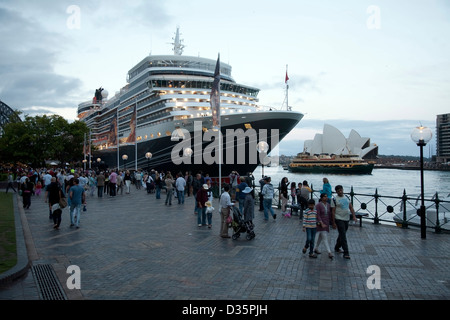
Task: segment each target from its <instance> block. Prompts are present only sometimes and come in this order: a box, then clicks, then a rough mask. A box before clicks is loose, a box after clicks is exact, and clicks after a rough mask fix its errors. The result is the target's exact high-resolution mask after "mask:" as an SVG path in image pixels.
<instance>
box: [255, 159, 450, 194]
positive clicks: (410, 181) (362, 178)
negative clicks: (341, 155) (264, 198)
mask: <svg viewBox="0 0 450 320" xmlns="http://www.w3.org/2000/svg"><path fill="white" fill-rule="evenodd" d="M253 175H254V177H255V180H258V179H260V177H261V176H262V167H261V166H259V167H258V168H257V169H256V170H255V171H254V172H253ZM264 175H266V176H270V177H271V178H272V183H273V184H274V185H278V183H279V182H280V181H281V179H282V178H283V177H287V178H288V180H289V182H295V183H298V182H302V181H303V180H306V181H308V184H309V186H311V185H312V186H313V187H314V190H320V189H322V179H323V178H324V177H327V178H328V180H329V181H330V184H331V186H332V188H333V190H334V187H335V186H336V185H338V184H340V185H342V186H343V187H344V190H345V192H350V188H351V187H352V186H353V191H354V192H355V193H364V194H374V193H375V190H376V189H377V190H378V194H380V195H384V196H398V197H401V196H402V195H403V190H405V191H406V194H407V195H408V196H410V197H417V196H419V195H420V171H419V170H400V169H374V170H373V171H372V174H370V175H337V174H334V175H333V174H327V175H324V174H303V173H291V172H289V171H287V170H284V169H283V168H282V167H281V166H275V167H264ZM436 192H437V193H438V195H439V198H440V199H444V198H445V197H446V196H447V195H448V194H449V193H450V172H448V171H427V170H425V171H424V193H425V198H429V199H431V198H432V197H433V196H434V195H435V194H436Z"/></svg>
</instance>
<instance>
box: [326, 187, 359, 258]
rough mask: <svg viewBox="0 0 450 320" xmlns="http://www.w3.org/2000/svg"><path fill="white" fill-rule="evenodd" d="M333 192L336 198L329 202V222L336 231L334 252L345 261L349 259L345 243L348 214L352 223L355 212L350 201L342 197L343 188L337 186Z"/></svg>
mask: <svg viewBox="0 0 450 320" xmlns="http://www.w3.org/2000/svg"><path fill="white" fill-rule="evenodd" d="M335 190H336V193H337V196H336V197H335V198H334V199H332V201H331V222H332V225H333V229H336V228H337V229H338V234H339V236H338V238H337V240H336V245H335V246H334V251H336V252H338V253H343V254H344V258H345V259H350V255H349V251H348V243H347V229H348V222H349V220H350V214H351V215H352V218H353V221H356V216H355V210H354V209H353V206H352V203H351V202H350V200H349V199H348V198H347V197H346V196H345V195H344V188H343V187H342V186H341V185H337V186H336V187H335ZM341 247H342V249H344V250H343V251H342V250H341Z"/></svg>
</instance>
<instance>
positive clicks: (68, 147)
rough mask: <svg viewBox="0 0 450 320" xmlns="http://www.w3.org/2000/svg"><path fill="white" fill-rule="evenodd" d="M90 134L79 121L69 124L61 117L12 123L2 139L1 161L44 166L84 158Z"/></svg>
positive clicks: (35, 118) (0, 141) (36, 117)
mask: <svg viewBox="0 0 450 320" xmlns="http://www.w3.org/2000/svg"><path fill="white" fill-rule="evenodd" d="M88 132H89V129H88V128H87V126H86V124H85V123H83V122H80V121H75V122H72V123H69V122H68V121H67V120H65V119H64V118H63V117H61V116H58V115H51V116H47V115H43V116H35V117H30V116H26V117H25V120H24V121H22V122H18V123H9V124H7V125H6V126H5V127H4V133H3V135H2V136H1V137H0V151H1V152H0V160H1V161H2V162H14V163H16V162H19V161H20V162H24V163H31V164H32V165H33V166H42V165H44V163H45V160H48V159H52V160H59V161H61V163H65V162H67V161H69V162H70V161H77V160H80V159H81V158H82V157H83V142H84V135H85V134H87V133H88Z"/></svg>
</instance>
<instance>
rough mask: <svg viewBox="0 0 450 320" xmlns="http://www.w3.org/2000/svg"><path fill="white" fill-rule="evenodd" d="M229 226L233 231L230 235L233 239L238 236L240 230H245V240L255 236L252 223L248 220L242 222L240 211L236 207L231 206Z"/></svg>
mask: <svg viewBox="0 0 450 320" xmlns="http://www.w3.org/2000/svg"><path fill="white" fill-rule="evenodd" d="M231 226H232V228H233V231H234V233H233V236H232V238H233V240H236V239H237V238H239V237H240V236H241V233H242V232H247V236H246V239H247V240H252V239H253V238H254V237H255V232H254V231H253V223H252V222H250V221H247V222H244V219H243V218H242V214H241V212H240V211H239V209H238V208H236V207H233V222H232V223H231Z"/></svg>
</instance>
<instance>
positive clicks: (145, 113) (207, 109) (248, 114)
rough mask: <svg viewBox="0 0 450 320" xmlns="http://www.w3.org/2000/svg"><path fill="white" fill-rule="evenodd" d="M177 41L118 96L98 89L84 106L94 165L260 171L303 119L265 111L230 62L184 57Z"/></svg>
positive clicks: (133, 73)
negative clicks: (215, 97) (214, 97)
mask: <svg viewBox="0 0 450 320" xmlns="http://www.w3.org/2000/svg"><path fill="white" fill-rule="evenodd" d="M173 40H174V42H173V43H172V44H173V51H174V53H173V54H171V55H151V54H150V55H149V56H147V57H145V58H144V59H143V60H142V61H141V62H139V63H138V64H137V65H136V66H134V67H133V68H132V69H131V70H129V72H128V76H127V84H126V85H125V86H124V87H123V88H122V89H120V91H118V92H117V93H116V94H115V95H114V96H113V97H112V98H108V96H109V94H108V92H107V90H104V89H103V88H99V89H97V90H95V96H94V97H93V98H92V99H91V100H89V101H87V102H83V103H81V104H79V106H78V118H79V119H80V120H81V121H83V122H85V123H86V124H87V126H88V127H89V128H90V132H91V133H90V141H91V146H92V148H91V152H92V156H91V157H90V158H91V161H92V167H93V168H95V167H96V166H99V165H100V164H102V166H106V167H108V168H110V169H113V168H120V169H121V170H123V169H128V170H136V169H143V170H150V169H155V170H157V171H159V172H167V171H170V172H171V173H172V174H176V173H178V172H182V173H183V174H184V173H185V172H186V171H190V172H192V174H195V173H197V172H199V171H201V172H203V173H204V174H209V176H210V177H219V174H220V176H222V177H223V176H228V175H229V174H230V173H231V172H232V171H237V172H238V173H239V174H241V175H246V174H247V173H249V172H253V171H254V169H255V168H256V167H257V166H258V164H260V163H261V162H262V161H263V162H266V161H267V159H270V158H265V156H264V155H267V154H269V155H270V156H272V154H270V152H271V151H272V150H274V148H275V147H276V146H277V144H278V143H279V142H280V141H281V140H282V139H283V138H284V137H285V136H286V135H287V134H288V133H289V132H290V131H291V130H292V129H293V128H294V127H295V126H296V125H297V124H298V123H299V121H300V120H301V119H302V118H303V114H302V113H300V112H296V111H292V110H291V109H290V108H289V107H286V108H283V109H284V110H277V109H276V108H270V107H264V106H260V105H259V104H258V102H259V100H258V93H259V89H258V88H255V87H252V86H247V85H243V84H239V83H237V82H236V81H235V80H234V79H233V78H232V76H231V69H232V68H231V66H230V65H228V64H225V63H220V64H219V59H217V60H214V59H207V58H201V57H193V56H183V55H182V53H183V48H184V45H183V44H182V40H181V39H180V34H179V30H178V29H177V31H176V35H175V37H174V38H173ZM216 66H220V87H219V88H220V89H219V92H220V104H219V105H220V126H217V125H214V124H213V108H212V107H211V101H210V99H211V91H212V89H213V82H214V77H215V74H216V75H217V71H216ZM219 131H220V132H221V133H222V135H221V138H220V139H219ZM219 146H220V147H219ZM258 146H264V147H265V148H262V150H261V148H259V151H258V150H257V149H258ZM258 152H259V153H258ZM262 155H263V156H262ZM261 159H262V161H261ZM265 164H267V163H265Z"/></svg>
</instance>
